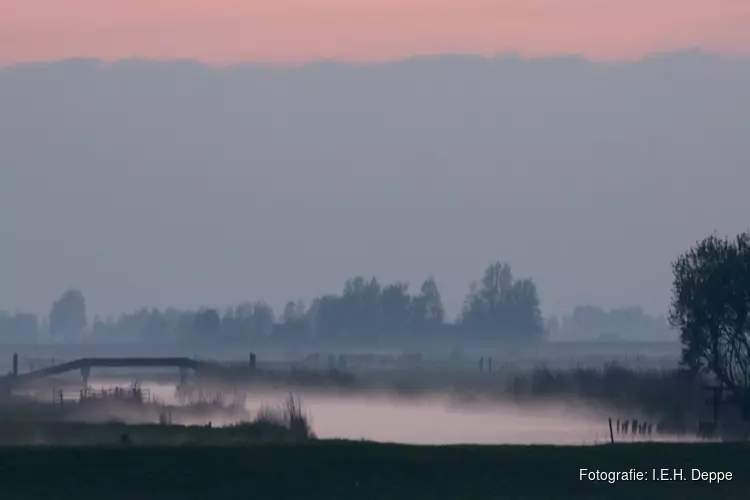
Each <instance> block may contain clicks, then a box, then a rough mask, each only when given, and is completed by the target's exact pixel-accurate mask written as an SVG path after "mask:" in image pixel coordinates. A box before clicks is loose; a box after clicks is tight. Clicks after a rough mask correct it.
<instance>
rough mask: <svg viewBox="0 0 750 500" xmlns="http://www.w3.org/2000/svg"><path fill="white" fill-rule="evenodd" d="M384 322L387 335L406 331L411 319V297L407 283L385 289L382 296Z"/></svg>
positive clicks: (383, 325)
mask: <svg viewBox="0 0 750 500" xmlns="http://www.w3.org/2000/svg"><path fill="white" fill-rule="evenodd" d="M380 302H381V311H382V320H381V324H382V327H383V329H384V333H386V334H391V335H393V334H397V333H400V332H403V331H404V330H406V329H407V328H408V326H409V320H410V319H411V297H410V296H409V285H408V284H407V283H393V284H391V285H388V286H386V287H385V288H383V292H382V294H381V296H380Z"/></svg>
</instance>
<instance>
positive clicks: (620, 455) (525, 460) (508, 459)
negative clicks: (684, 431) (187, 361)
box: [0, 441, 750, 500]
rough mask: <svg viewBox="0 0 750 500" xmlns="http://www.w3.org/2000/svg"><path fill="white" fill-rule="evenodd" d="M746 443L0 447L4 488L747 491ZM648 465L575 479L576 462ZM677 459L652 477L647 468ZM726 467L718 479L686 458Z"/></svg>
mask: <svg viewBox="0 0 750 500" xmlns="http://www.w3.org/2000/svg"><path fill="white" fill-rule="evenodd" d="M749 452H750V448H749V447H748V446H745V445H728V444H705V445H687V444H685V445H675V444H669V445H662V444H644V445H615V446H599V447H531V446H529V447H515V446H455V447H412V446H400V445H380V444H370V443H353V442H349V443H346V442H326V441H320V442H313V443H307V444H296V445H258V446H249V447H224V448H220V447H184V448H175V447H171V448H166V447H165V448H150V447H139V446H135V447H78V448H72V447H71V448H62V447H60V448H42V447H37V448H35V447H28V448H20V447H19V448H12V447H9V448H0V499H2V500H26V499H54V500H64V499H92V500H108V499H128V500H147V499H160V500H166V499H170V500H171V499H175V500H178V499H179V500H186V499H200V500H219V499H253V498H258V499H282V498H295V499H314V498H319V499H353V500H359V499H369V498H373V499H374V498H377V499H384V500H385V499H409V500H413V499H429V500H438V499H459V500H465V499H483V500H488V499H522V500H535V499H592V500H594V499H596V500H602V499H627V500H633V499H651V498H653V499H659V500H662V499H672V498H679V499H680V500H689V499H722V500H731V499H743V500H746V499H747V498H750V454H749ZM581 468H585V469H590V470H597V469H599V470H603V471H626V470H629V469H635V470H636V471H643V472H647V474H648V477H649V479H648V480H647V481H640V482H637V481H635V482H629V483H625V482H617V483H615V484H609V483H607V482H601V481H600V482H590V481H580V480H579V469H581ZM655 468H656V469H663V468H667V469H670V474H671V471H672V470H673V469H682V470H683V471H684V478H685V480H683V481H679V480H678V481H672V482H663V481H662V482H659V481H654V480H653V479H652V477H651V474H652V469H655ZM693 468H697V469H700V470H702V471H707V472H711V471H713V472H731V473H732V476H733V477H732V480H731V481H725V482H723V483H720V484H716V483H713V484H709V483H708V482H695V481H692V480H691V469H693Z"/></svg>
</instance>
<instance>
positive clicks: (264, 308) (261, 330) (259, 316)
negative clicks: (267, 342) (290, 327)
mask: <svg viewBox="0 0 750 500" xmlns="http://www.w3.org/2000/svg"><path fill="white" fill-rule="evenodd" d="M252 318H253V319H252V324H253V330H252V331H253V335H256V336H259V337H267V336H268V335H270V334H271V332H272V331H273V324H274V319H275V318H274V314H273V309H271V307H270V306H269V305H268V304H266V303H265V302H263V301H257V302H255V304H253V316H252Z"/></svg>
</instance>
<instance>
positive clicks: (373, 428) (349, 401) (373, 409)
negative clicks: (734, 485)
mask: <svg viewBox="0 0 750 500" xmlns="http://www.w3.org/2000/svg"><path fill="white" fill-rule="evenodd" d="M131 383H132V382H131V381H128V380H112V379H107V380H99V381H96V380H95V381H93V383H92V384H91V386H92V388H94V389H101V388H111V387H114V386H120V387H127V386H129V385H130V384H131ZM140 386H141V388H142V389H144V390H147V391H148V392H149V393H150V395H151V396H152V397H155V398H157V399H158V400H159V401H161V402H163V403H165V404H177V403H178V401H177V398H176V395H175V389H176V387H175V385H173V384H168V383H154V382H143V383H141V384H140ZM239 393H242V394H246V395H247V399H246V402H245V407H246V408H247V412H248V414H247V416H248V419H250V418H252V417H253V416H254V415H255V413H256V412H257V410H258V409H259V408H260V407H261V406H262V405H266V406H275V405H279V404H281V403H282V402H283V400H284V398H285V397H286V396H287V395H288V393H287V392H286V391H284V390H271V389H269V390H253V391H252V392H242V391H238V394H239ZM214 394H216V392H215V391H214V390H205V399H206V400H211V399H212V397H213V395H214ZM225 394H226V395H228V396H229V399H231V395H232V391H231V390H228V391H226V392H225ZM295 394H296V395H298V396H299V397H300V398H301V401H302V406H303V410H304V411H305V412H306V413H307V414H308V416H309V417H310V418H311V421H312V427H313V430H314V432H315V434H316V435H317V436H318V437H319V438H321V439H352V440H359V439H364V440H368V441H379V442H396V443H406V444H433V445H440V444H554V445H564V444H570V445H582V444H592V445H593V444H601V443H605V442H607V441H608V440H609V428H608V423H607V418H608V417H610V416H612V417H614V418H617V417H622V418H639V417H640V418H643V417H642V416H640V415H637V414H635V413H634V414H628V415H615V414H612V413H608V412H607V411H605V410H603V409H596V408H593V407H590V406H587V405H585V404H584V403H581V402H576V401H570V402H564V401H556V402H546V403H528V404H516V403H498V402H493V403H490V402H473V403H469V402H465V401H461V402H459V401H457V400H456V399H455V398H450V397H448V396H439V395H433V396H429V397H417V398H407V397H394V396H389V395H385V394H380V395H374V394H366V395H365V394H363V395H343V394H331V393H328V394H321V393H315V392H309V391H295ZM194 423H195V424H206V423H208V422H194ZM211 423H212V424H213V425H228V424H231V423H234V422H230V421H221V419H213V418H212V421H211ZM618 439H619V437H618ZM624 439H631V438H630V437H628V438H624ZM652 439H653V440H657V439H658V440H665V438H664V437H656V436H654V437H653V438H652ZM675 439H677V438H669V440H675ZM679 440H681V441H684V440H685V438H680V439H679Z"/></svg>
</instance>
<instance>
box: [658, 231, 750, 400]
mask: <svg viewBox="0 0 750 500" xmlns="http://www.w3.org/2000/svg"><path fill="white" fill-rule="evenodd" d="M672 272H673V277H674V281H673V287H672V304H671V307H670V314H669V321H670V323H671V324H672V325H673V326H675V327H676V328H679V330H680V339H681V341H682V345H683V351H682V361H683V363H684V364H685V365H687V366H688V367H690V368H692V369H694V370H701V371H707V372H709V373H711V374H712V375H714V376H715V377H716V378H717V379H718V380H719V381H720V382H722V383H723V384H725V385H726V386H728V387H730V388H734V389H737V388H750V235H749V234H748V233H743V234H740V235H739V236H737V237H736V238H735V239H734V240H729V239H728V238H724V239H720V238H717V237H716V236H713V235H712V236H709V237H708V238H706V239H704V240H702V241H700V242H698V243H697V244H696V245H695V246H694V247H693V248H691V249H690V250H688V251H687V252H686V253H685V254H683V255H682V256H680V257H679V258H678V259H677V260H676V261H675V262H674V263H673V264H672Z"/></svg>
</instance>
